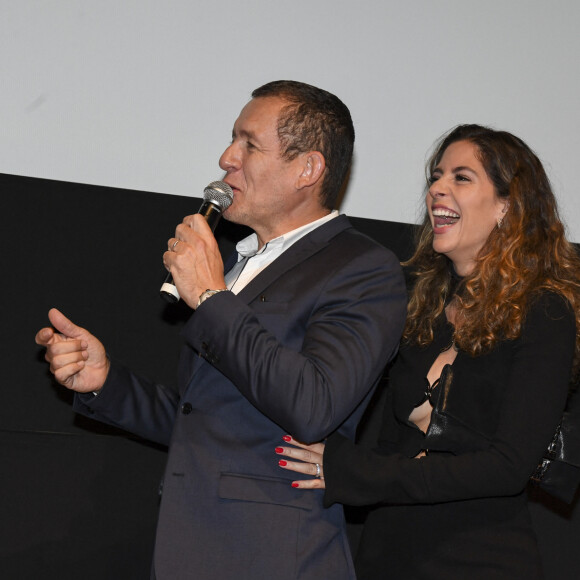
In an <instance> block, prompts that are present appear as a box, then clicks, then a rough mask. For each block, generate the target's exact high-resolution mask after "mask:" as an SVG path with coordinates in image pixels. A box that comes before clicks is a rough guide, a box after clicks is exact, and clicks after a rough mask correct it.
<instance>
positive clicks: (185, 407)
mask: <svg viewBox="0 0 580 580" xmlns="http://www.w3.org/2000/svg"><path fill="white" fill-rule="evenodd" d="M192 410H193V407H192V406H191V403H183V405H181V412H182V413H183V414H184V415H189V414H190V413H191V411H192Z"/></svg>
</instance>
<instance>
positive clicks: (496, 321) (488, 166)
mask: <svg viewBox="0 0 580 580" xmlns="http://www.w3.org/2000/svg"><path fill="white" fill-rule="evenodd" d="M457 141H468V142H470V143H472V144H474V145H475V146H476V147H477V150H478V158H479V160H480V161H481V163H482V164H483V166H484V168H485V171H486V173H487V176H488V177H489V179H490V180H491V181H492V183H493V184H494V187H495V192H496V194H497V196H498V197H500V198H502V199H507V200H509V206H508V210H507V212H506V214H505V216H504V218H503V222H502V224H501V227H496V228H494V229H493V230H492V232H491V234H490V235H489V237H488V239H487V241H486V243H485V244H484V246H483V247H482V248H481V250H480V251H479V253H478V256H477V259H476V265H475V268H474V270H473V272H471V274H469V275H468V276H466V277H465V278H464V279H463V281H462V283H461V285H460V286H461V288H460V290H459V291H458V293H457V295H456V300H457V301H458V309H457V313H456V316H455V336H454V341H455V344H456V345H457V346H458V347H459V348H461V349H462V350H465V351H467V352H468V353H470V354H471V355H474V356H477V355H479V354H481V353H483V352H486V351H489V350H490V349H492V348H493V347H494V345H496V343H497V342H498V341H501V340H506V339H507V340H509V339H515V338H517V337H518V336H519V335H520V333H521V329H522V324H523V322H524V319H525V315H526V309H527V306H528V304H529V302H530V300H531V298H532V296H534V294H535V293H536V292H537V291H539V290H550V291H552V292H556V293H557V294H560V295H561V296H563V297H564V298H565V299H566V300H567V301H568V302H569V304H570V306H571V308H572V309H573V311H574V313H575V316H576V328H577V329H580V258H579V256H578V254H577V253H576V250H575V249H574V247H573V246H572V245H571V244H570V243H569V242H568V241H567V240H566V237H565V232H564V226H563V224H562V222H561V220H560V218H559V216H558V208H557V203H556V199H555V197H554V194H553V192H552V189H551V187H550V182H549V180H548V177H547V175H546V172H545V171H544V168H543V166H542V163H541V162H540V160H539V159H538V157H537V156H536V155H535V154H534V153H533V151H532V150H531V149H530V148H529V147H528V146H527V145H526V144H525V143H524V142H523V141H522V140H521V139H519V138H518V137H515V136H514V135H512V134H510V133H507V132H505V131H495V130H493V129H490V128H487V127H482V126H480V125H460V126H458V127H456V128H454V129H452V130H451V131H450V132H449V133H448V134H447V135H444V136H443V137H442V138H441V140H440V141H439V143H438V144H437V145H436V147H435V152H434V153H433V155H432V156H431V159H430V161H429V163H428V165H427V178H429V176H430V175H432V174H433V172H434V170H435V168H436V167H437V165H438V164H439V162H440V161H441V157H442V156H443V153H444V152H445V150H446V149H447V147H449V145H451V144H452V143H455V142H457ZM428 187H429V186H428V185H427V188H428ZM404 265H405V266H410V267H411V269H412V273H413V275H414V276H416V282H415V285H414V287H413V290H412V291H411V296H410V300H409V308H408V317H407V324H406V328H405V332H404V334H403V339H404V340H406V341H407V342H411V343H415V344H419V345H427V344H429V343H430V342H431V341H432V340H433V327H434V324H435V321H436V319H437V318H438V317H439V316H440V315H441V314H442V313H443V310H444V308H445V305H446V303H447V301H448V299H450V298H451V296H450V293H451V292H453V276H452V272H451V268H450V263H449V259H448V258H447V257H446V256H445V255H443V254H438V253H436V252H435V251H434V250H433V228H432V226H431V221H430V219H429V215H428V213H427V212H426V213H425V219H424V222H423V225H422V227H421V228H420V229H419V231H418V239H417V248H416V250H415V253H414V255H413V256H412V257H411V258H410V259H409V260H408V261H407V262H406V263H405V264H404ZM579 355H580V333H578V334H577V338H576V356H575V364H574V367H575V369H578V367H579V366H580V365H579V359H580V356H579Z"/></svg>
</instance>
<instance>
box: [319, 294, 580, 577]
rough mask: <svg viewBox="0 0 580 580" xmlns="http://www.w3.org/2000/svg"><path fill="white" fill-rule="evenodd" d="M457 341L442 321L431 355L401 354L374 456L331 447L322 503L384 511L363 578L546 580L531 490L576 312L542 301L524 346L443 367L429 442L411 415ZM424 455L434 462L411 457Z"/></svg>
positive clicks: (530, 317) (550, 430) (509, 344)
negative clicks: (430, 375)
mask: <svg viewBox="0 0 580 580" xmlns="http://www.w3.org/2000/svg"><path fill="white" fill-rule="evenodd" d="M451 337H452V329H451V327H450V325H448V324H447V323H446V322H445V321H441V324H440V325H439V326H438V328H437V329H436V335H435V340H434V341H433V343H431V344H430V345H429V346H428V347H426V348H418V347H410V346H406V347H402V348H401V350H400V353H399V355H398V357H397V360H396V362H395V364H394V365H393V368H392V371H391V373H390V385H389V387H388V397H387V401H386V405H385V410H384V416H383V424H382V430H381V434H380V441H379V443H378V447H377V448H376V449H374V450H368V449H362V448H360V447H358V446H355V445H353V444H352V442H351V441H349V440H346V439H344V438H343V437H341V436H340V435H333V436H332V437H331V438H330V439H329V441H328V443H327V446H326V450H325V455H324V472H325V481H326V486H327V489H326V496H325V502H326V504H327V505H331V504H332V503H333V502H338V501H340V502H343V503H346V504H354V505H371V504H379V505H380V506H384V507H378V508H377V509H374V510H373V511H372V512H371V514H370V516H369V519H368V521H367V524H366V526H365V531H364V534H363V539H362V540H361V547H360V561H359V562H357V570H358V571H359V574H360V578H364V579H367V578H373V579H374V578H382V576H381V570H383V569H384V568H385V567H386V566H387V567H388V568H389V569H390V570H391V571H392V572H393V574H394V576H395V577H405V578H429V579H430V580H432V579H436V578H445V579H446V580H449V579H451V578H458V579H459V578H460V579H463V578H471V579H472V580H474V579H476V578H477V579H478V578H484V579H485V580H488V579H489V578H492V577H493V578H502V579H503V578H509V579H510V580H512V579H516V578H518V579H519V578H525V579H526V580H529V579H531V578H534V579H536V578H539V577H540V575H541V572H540V571H539V568H540V564H539V553H538V550H537V546H536V544H535V538H534V533H533V528H532V525H531V521H530V517H529V514H528V511H527V506H526V495H525V493H524V490H525V487H526V484H527V482H528V479H529V477H530V475H531V473H532V472H533V470H534V468H535V467H536V466H537V464H538V461H539V459H540V458H541V457H542V454H543V452H544V451H545V450H546V447H547V445H548V443H549V442H550V440H551V438H552V436H553V434H554V431H555V428H556V425H557V424H558V421H559V419H560V417H561V416H562V411H563V408H564V404H565V400H566V395H567V393H568V387H569V380H570V371H571V363H572V358H573V355H574V349H575V338H576V327H575V318H574V314H573V312H572V310H571V308H570V307H569V305H568V304H567V303H566V302H565V301H564V300H563V299H562V298H561V297H559V296H556V295H555V294H551V293H544V294H542V295H541V296H539V297H538V298H537V299H536V300H535V301H534V303H533V305H532V306H531V308H530V309H529V312H528V313H527V316H526V320H525V323H524V326H523V329H522V334H521V336H520V337H519V338H518V339H517V340H513V341H505V342H502V343H500V344H499V345H498V346H497V347H496V348H494V350H493V351H491V352H489V353H487V354H485V355H482V356H478V357H472V356H470V355H468V354H467V353H465V352H462V351H459V352H458V354H457V357H456V359H455V361H454V362H453V365H450V366H446V367H445V368H444V371H443V373H442V377H441V382H440V385H439V387H438V398H437V401H436V403H435V407H434V409H433V414H432V417H431V423H430V426H429V428H428V430H427V434H426V435H425V434H423V432H422V431H420V430H419V429H418V428H417V427H416V426H415V425H414V424H413V423H411V422H410V421H409V414H410V412H411V410H412V409H413V407H414V406H416V405H417V404H418V403H420V401H421V398H422V395H423V391H424V388H425V385H426V378H425V377H426V376H427V372H428V370H429V369H430V367H431V365H432V363H433V361H434V360H435V359H436V358H437V356H438V354H439V352H440V351H441V350H443V349H445V348H447V347H448V346H449V345H450V343H451ZM424 449H428V450H429V454H428V456H427V457H423V458H421V459H415V456H416V455H417V454H418V453H419V452H420V451H421V450H424ZM387 543H388V544H389V547H387V545H386V544H387ZM398 574H405V575H404V576H400V575H399V576H398Z"/></svg>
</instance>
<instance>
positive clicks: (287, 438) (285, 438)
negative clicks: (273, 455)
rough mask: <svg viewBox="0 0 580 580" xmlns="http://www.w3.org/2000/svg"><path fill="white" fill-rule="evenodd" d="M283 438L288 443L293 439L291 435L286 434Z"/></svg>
mask: <svg viewBox="0 0 580 580" xmlns="http://www.w3.org/2000/svg"><path fill="white" fill-rule="evenodd" d="M282 439H284V441H286V443H288V441H292V437H290V435H284V437H282Z"/></svg>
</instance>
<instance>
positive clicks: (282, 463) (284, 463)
mask: <svg viewBox="0 0 580 580" xmlns="http://www.w3.org/2000/svg"><path fill="white" fill-rule="evenodd" d="M278 465H281V466H282V467H286V466H287V465H288V462H287V461H284V460H283V459H280V461H278Z"/></svg>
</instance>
